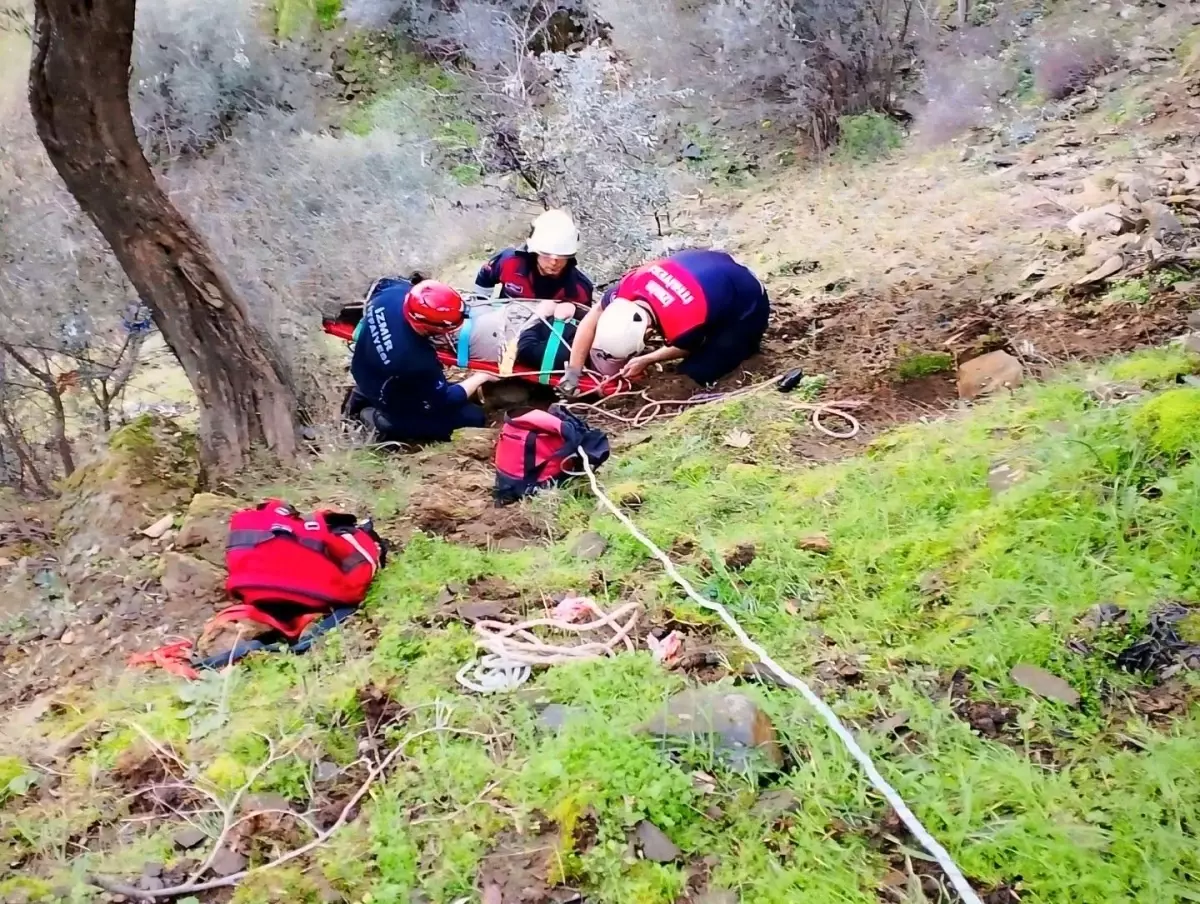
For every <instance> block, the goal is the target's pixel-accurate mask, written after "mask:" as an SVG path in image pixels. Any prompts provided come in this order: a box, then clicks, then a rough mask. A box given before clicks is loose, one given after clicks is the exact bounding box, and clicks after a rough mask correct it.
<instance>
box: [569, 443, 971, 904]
mask: <svg viewBox="0 0 1200 904" xmlns="http://www.w3.org/2000/svg"><path fill="white" fill-rule="evenodd" d="M579 460H580V461H581V462H582V464H583V471H584V473H585V474H586V475H587V479H588V483H590V484H591V487H592V492H593V493H594V494H595V496H596V498H597V499H598V500H599V501H600V504H601V505H602V506H604V508H605V509H606V510H607V511H608V512H609V513H610V514H611V515H613V516H614V517H615V518H616V519H617V520H618V521H620V522H621V524H622V526H624V528H625V529H626V530H627V531H629V533H630V534H632V535H633V537H634V538H635V539H636V540H637V541H638V542H639V543H641V544H642V545H643V546H645V547H646V549H648V550H649V551H650V553H651V555H653V556H654V557H655V558H656V559H658V561H659V562H661V563H662V566H663V568H665V569H666V571H667V574H668V575H670V576H671V580H673V581H674V582H675V583H676V584H678V585H679V586H680V587H681V588H682V589H683V591H684V592H685V593H686V594H687V595H688V597H690V598H691V599H692V600H693V601H694V602H695V603H696V604H697V605H699V606H701V607H702V608H704V609H707V610H709V611H710V612H715V613H716V614H717V616H718V617H719V618H720V619H721V621H723V622H724V623H725V625H726V627H728V628H729V630H730V631H732V632H733V633H734V635H735V636H736V637H737V639H738V641H739V642H740V643H741V644H742V646H743V647H745V648H746V649H747V650H749V651H750V652H751V653H753V654H754V655H755V656H757V657H758V659H759V661H760V662H762V664H763V665H764V666H766V667H767V669H768V670H769V671H770V672H771V673H772V674H773V675H775V677H776V678H778V679H779V680H780V681H782V682H783V683H784V684H786V685H787V686H788V687H791V688H794V689H795V690H798V691H799V692H800V694H801V695H802V696H803V697H804V699H805V700H807V701H808V703H809V705H810V706H812V707H813V709H815V710H816V711H817V713H818V714H819V715H820V716H821V718H822V719H824V720H825V724H826V725H828V726H829V729H830V731H832V732H833V733H834V734H835V735H837V737H838V740H840V741H841V742H842V744H843V745H844V746H845V748H846V750H847V751H848V752H849V754H850V756H852V757H853V758H854V759H855V760H856V761H857V762H858V764H859V765H860V766H861V767H862V769H863V772H865V773H866V775H867V779H868V780H869V781H870V782H871V784H872V786H874V788H875V790H876V791H878V792H879V793H880V794H882V795H883V797H884V799H885V800H886V801H887V802H888V803H889V804H890V805H891V807H892V809H893V810H895V811H896V815H897V816H899V817H900V821H901V822H903V823H904V825H905V826H906V827H907V828H908V830H909V831H910V832H912V835H913V837H914V838H916V839H917V841H918V842H919V843H920V845H921V847H923V848H924V849H925V850H926V851H927V852H928V853H929V855H930V856H931V857H933V859H934V860H936V861H937V864H938V866H940V867H941V868H942V871H943V872H944V873H945V874H946V877H947V878H948V879H949V880H950V884H951V885H953V886H954V889H955V891H957V892H958V894H959V896H960V897H961V898H962V900H963V901H964V902H965V904H983V902H982V901H981V900H980V899H979V896H978V895H977V894H976V893H975V890H974V889H973V888H971V885H970V883H968V882H967V879H966V877H965V876H964V875H963V873H962V870H960V869H959V868H958V866H957V864H955V862H954V859H953V858H952V857H951V856H950V854H949V852H947V850H946V849H945V848H944V847H942V845H941V844H940V843H938V840H937V839H936V838H934V837H933V836H932V835H931V834H929V832H928V831H927V830H926V829H925V827H924V826H923V825H921V821H920V820H919V819H917V817H916V814H914V813H913V811H912V810H910V809H909V807H908V804H906V803H905V802H904V798H902V797H901V796H900V792H898V791H897V790H896V789H895V788H893V787H892V786H891V785H890V784H889V783H888V780H887V779H885V778H884V777H883V775H882V774H881V773H880V771H879V770H878V769H877V768H876V767H875V763H874V762H873V761H872V760H871V757H870V756H869V755H868V754H867V752H866V751H865V750H863V749H862V747H860V746H859V745H858V742H857V741H856V740H854V736H853V735H852V734H850V732H849V731H848V730H847V728H846V726H845V725H843V724H842V722H841V720H840V719H839V718H838V717H837V713H835V712H834V711H833V710H832V709H830V708H829V706H828V704H826V703H825V701H824V700H822V699H821V698H820V697H818V696H817V695H816V693H814V692H813V690H812V688H810V687H809V686H808V685H807V684H805V683H804V682H803V681H801V680H800V679H799V678H797V677H796V676H795V675H793V674H792V673H791V672H789V671H788V670H787V669H785V668H784V667H783V666H781V665H780V664H779V663H777V662H776V661H775V660H774V659H772V658H771V654H770V653H768V652H767V651H766V650H765V649H764V648H763V647H762V646H760V645H759V644H758V643H756V642H755V640H754V639H753V638H752V637H751V636H750V635H749V634H747V633H746V631H745V629H744V628H743V627H742V626H741V625H740V624H739V623H738V620H737V619H736V618H734V617H733V616H732V615H731V614H730V613H729V610H728V609H726V608H725V607H724V606H723V605H721V604H720V603H717V602H714V601H712V600H709V599H705V598H704V597H703V596H701V595H700V594H699V593H697V592H696V589H695V588H694V587H692V585H691V584H690V583H688V580H687V578H685V577H684V576H683V575H682V574H680V573H679V571H678V569H676V567H675V564H674V563H673V562H672V561H671V559H670V557H669V556H667V554H666V553H665V552H663V551H662V550H661V549H659V548H658V547H657V546H655V545H654V541H653V540H651V539H650V538H649V537H647V536H646V535H645V534H643V533H642V532H641V531H640V530H639V529H638V527H637V525H636V524H634V523H633V521H631V520H630V519H629V517H628V516H627V515H626V514H625V513H624V512H622V511H621V510H620V509H619V508H618V507H617V506H616V505H614V504H613V501H612V500H611V499H609V498H608V496H606V495H605V494H604V491H603V490H602V489H601V488H600V484H599V482H598V481H597V480H596V472H595V471H594V470H592V465H591V463H590V462H589V461H588V459H587V454H586V453H585V452H584V450H583V448H582V447H580V449H579Z"/></svg>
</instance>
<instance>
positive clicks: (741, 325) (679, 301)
mask: <svg viewBox="0 0 1200 904" xmlns="http://www.w3.org/2000/svg"><path fill="white" fill-rule="evenodd" d="M770 313H771V305H770V301H769V300H768V298H767V291H766V289H765V288H763V285H762V283H761V282H760V281H759V279H758V277H757V276H755V275H754V274H753V273H751V272H750V270H749V269H747V268H746V267H744V266H743V265H742V264H739V263H738V262H737V261H735V260H734V259H733V258H732V257H730V256H729V255H728V254H726V253H725V252H724V251H711V250H701V249H690V250H687V251H679V252H677V253H675V254H672V255H671V256H670V257H666V258H663V259H661V260H656V261H651V262H650V263H648V264H644V265H642V266H641V267H637V268H635V269H633V270H631V271H629V272H628V273H626V274H625V275H624V276H623V277H622V278H621V280H620V282H618V283H617V285H616V286H614V287H613V288H611V289H609V290H608V291H607V292H606V293H605V294H604V298H603V299H602V300H601V302H600V304H599V305H597V306H596V307H594V308H592V309H591V310H590V311H588V313H587V315H586V316H585V317H584V318H583V320H582V321H581V322H580V324H579V329H578V331H577V332H576V334H575V340H574V342H573V343H572V351H571V357H570V361H569V363H568V366H567V372H566V375H565V376H564V377H563V379H562V380H561V381H560V382H559V385H558V388H559V390H560V391H561V392H562V393H563V394H564V395H572V394H574V393H575V392H577V391H578V388H579V378H580V376H581V375H582V372H583V365H584V363H585V362H586V361H587V360H588V356H589V354H591V355H592V357H594V358H599V359H601V360H610V361H625V362H626V363H625V364H624V365H623V366H622V367H621V369H620V374H621V376H622V377H625V378H627V379H636V378H637V377H640V376H641V375H642V374H643V373H644V372H645V371H646V368H648V367H649V366H650V365H652V364H659V363H664V362H667V361H677V360H680V359H683V363H682V364H681V365H680V366H679V371H680V373H683V374H685V375H687V376H688V377H691V378H692V379H693V380H695V381H696V382H697V383H699V384H700V385H701V386H707V385H709V384H711V383H715V382H716V381H717V380H719V379H720V378H721V377H723V376H725V375H726V374H728V373H729V372H730V371H732V370H733V369H734V368H736V367H737V366H738V365H739V364H741V363H742V362H743V361H745V360H746V359H747V358H749V357H750V356H751V355H753V354H755V353H757V352H758V351H759V348H760V347H761V345H762V337H763V334H764V333H766V331H767V320H768V318H769V317H770ZM651 327H654V328H655V329H656V330H657V332H658V333H659V334H661V336H662V338H663V341H664V344H663V346H662V348H659V349H657V350H655V351H652V352H649V353H646V352H644V349H645V344H646V333H647V331H648V330H649V329H650V328H651Z"/></svg>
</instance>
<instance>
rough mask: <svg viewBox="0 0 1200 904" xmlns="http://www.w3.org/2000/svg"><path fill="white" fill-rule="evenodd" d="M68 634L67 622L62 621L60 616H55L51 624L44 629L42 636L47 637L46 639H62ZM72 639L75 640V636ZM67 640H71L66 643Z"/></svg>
mask: <svg viewBox="0 0 1200 904" xmlns="http://www.w3.org/2000/svg"><path fill="white" fill-rule="evenodd" d="M67 634H68V631H67V624H66V622H64V621H61V620H60V619H58V618H55V619H54V620H53V621H51V622H50V625H49V626H48V627H46V628H45V629H44V630H43V631H42V636H43V637H45V638H46V640H62V638H64V637H65V636H66V635H67ZM72 640H74V638H73V637H72ZM66 642H69V641H64V643H66Z"/></svg>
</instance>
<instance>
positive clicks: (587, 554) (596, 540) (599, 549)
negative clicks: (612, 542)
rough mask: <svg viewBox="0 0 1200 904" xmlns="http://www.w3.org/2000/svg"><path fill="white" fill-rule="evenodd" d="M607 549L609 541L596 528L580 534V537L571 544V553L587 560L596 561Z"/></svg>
mask: <svg viewBox="0 0 1200 904" xmlns="http://www.w3.org/2000/svg"><path fill="white" fill-rule="evenodd" d="M606 549H608V541H607V540H605V539H604V538H603V537H602V536H600V534H598V533H596V532H595V531H594V530H589V531H585V532H584V533H582V534H580V535H579V539H578V540H576V541H575V542H574V543H573V544H572V545H571V554H572V555H573V556H575V557H576V558H577V559H583V560H584V561H585V562H594V561H596V559H598V558H600V557H601V556H602V555H604V550H606Z"/></svg>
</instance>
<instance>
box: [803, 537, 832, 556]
mask: <svg viewBox="0 0 1200 904" xmlns="http://www.w3.org/2000/svg"><path fill="white" fill-rule="evenodd" d="M796 548H797V549H803V550H805V551H806V552H817V553H821V554H822V555H824V554H825V553H829V552H832V551H833V543H832V542H830V539H829V537H827V536H826V535H825V534H808V535H807V536H804V537H801V538H800V539H799V540H797V541H796Z"/></svg>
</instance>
